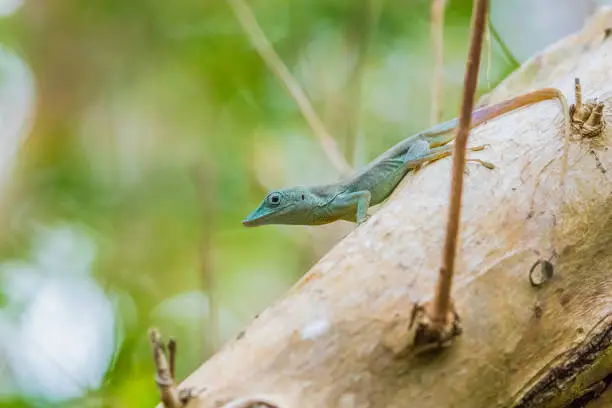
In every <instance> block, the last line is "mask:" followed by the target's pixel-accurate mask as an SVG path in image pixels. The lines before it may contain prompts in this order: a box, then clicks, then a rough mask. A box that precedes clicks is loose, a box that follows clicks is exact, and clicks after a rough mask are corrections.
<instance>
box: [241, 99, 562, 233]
mask: <svg viewBox="0 0 612 408" xmlns="http://www.w3.org/2000/svg"><path fill="white" fill-rule="evenodd" d="M548 99H559V101H560V102H561V104H562V105H563V109H564V111H565V110H566V109H565V107H566V106H567V104H566V102H565V97H564V96H563V94H562V93H561V92H560V91H559V90H557V89H554V88H544V89H540V90H537V91H533V92H530V93H527V94H524V95H520V96H517V97H515V98H512V99H508V100H506V101H503V102H500V103H498V104H495V105H491V106H487V107H484V108H482V109H479V110H476V111H474V112H473V113H472V124H471V127H472V128H474V127H476V126H478V125H480V124H482V123H484V122H486V121H487V120H490V119H493V118H495V117H497V116H500V115H503V114H504V113H507V112H510V111H512V110H515V109H518V108H520V107H523V106H527V105H531V104H534V103H537V102H540V101H544V100H548ZM564 114H565V115H567V113H566V112H564ZM456 127H457V119H456V118H455V119H452V120H449V121H447V122H444V123H442V124H439V125H436V126H434V127H432V128H430V129H427V130H425V131H422V132H419V133H417V134H415V135H412V136H409V137H408V138H406V139H404V140H402V141H401V142H399V143H397V144H396V145H395V146H393V147H392V148H390V149H389V150H387V151H386V152H384V153H383V154H381V155H380V156H378V157H377V158H376V159H374V160H373V161H372V162H370V163H369V164H368V165H366V166H365V167H364V168H363V169H361V170H360V171H358V172H357V173H356V174H355V175H353V176H352V177H351V178H349V179H347V180H344V181H340V182H338V183H333V184H327V185H320V186H311V187H292V188H287V189H283V190H276V191H272V192H270V193H268V195H267V196H266V197H265V198H264V199H263V201H262V202H261V204H260V205H259V207H257V209H255V211H253V212H252V213H251V214H249V215H248V216H247V217H246V218H245V219H244V220H243V221H242V223H243V225H244V226H246V227H255V226H259V225H266V224H290V225H321V224H327V223H330V222H333V221H336V220H340V219H342V220H346V221H353V222H357V223H358V224H361V223H363V222H364V221H365V220H366V218H367V211H368V208H369V207H370V206H371V205H376V204H379V203H381V202H382V201H384V200H385V199H386V198H387V197H389V195H390V194H391V193H392V192H393V191H394V190H395V188H396V187H397V185H398V184H399V183H400V181H401V180H402V179H403V178H404V176H405V175H406V174H407V173H408V172H409V171H411V170H414V169H416V168H417V167H419V166H420V165H422V164H424V163H427V162H432V161H435V160H439V159H441V158H443V157H447V156H449V155H451V154H452V148H453V146H447V145H446V144H447V143H449V142H451V141H452V140H453V139H454V138H455V132H453V130H454V129H455V128H456ZM482 148H483V147H482V146H481V147H476V148H471V149H470V150H481V149H482ZM469 160H470V161H477V162H479V163H481V164H483V165H485V166H487V167H489V168H492V165H491V164H489V163H486V162H483V161H481V160H476V159H469Z"/></svg>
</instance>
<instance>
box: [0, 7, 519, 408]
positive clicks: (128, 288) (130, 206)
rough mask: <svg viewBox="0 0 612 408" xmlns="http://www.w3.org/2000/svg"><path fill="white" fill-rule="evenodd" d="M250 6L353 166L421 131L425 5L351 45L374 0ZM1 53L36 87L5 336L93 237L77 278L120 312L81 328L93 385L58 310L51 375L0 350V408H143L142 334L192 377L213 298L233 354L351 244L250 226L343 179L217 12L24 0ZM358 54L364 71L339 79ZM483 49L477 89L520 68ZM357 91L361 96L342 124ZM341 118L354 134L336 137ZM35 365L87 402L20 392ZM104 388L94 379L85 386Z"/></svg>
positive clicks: (463, 18)
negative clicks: (334, 252)
mask: <svg viewBox="0 0 612 408" xmlns="http://www.w3.org/2000/svg"><path fill="white" fill-rule="evenodd" d="M371 1H376V0H371ZM471 3H472V2H471V1H467V0H461V1H459V0H458V1H452V2H450V6H449V8H448V14H447V16H446V38H445V42H446V48H445V57H446V67H445V74H446V81H447V85H446V98H445V117H446V118H450V117H453V116H455V112H456V111H457V110H458V98H459V92H460V90H461V84H462V80H463V68H464V64H465V61H464V58H465V55H466V52H467V34H468V26H469V18H470V11H471V10H470V9H471ZM251 5H252V7H253V9H254V11H255V13H256V15H257V18H258V21H259V23H260V24H261V26H262V28H263V29H264V31H265V32H266V35H268V36H269V39H270V40H271V41H272V42H273V44H274V47H275V49H276V50H277V52H278V53H279V54H280V56H281V57H282V59H283V60H284V61H285V63H286V64H287V65H288V66H289V67H290V69H291V70H292V72H293V73H294V75H295V76H296V78H297V79H298V80H299V81H300V83H302V84H303V86H304V88H305V90H306V91H307V93H308V94H309V96H310V97H311V98H312V101H313V103H314V104H315V107H316V108H317V110H318V112H319V113H320V115H321V117H322V118H323V119H324V121H325V122H326V124H327V126H328V127H329V129H330V130H331V131H332V133H333V134H334V135H337V137H338V142H339V143H340V145H341V146H343V148H344V149H348V148H349V147H351V146H355V147H354V148H355V151H354V152H353V151H346V152H345V153H346V155H347V156H348V157H353V156H354V157H355V158H356V163H357V164H358V165H359V164H363V163H365V162H367V161H368V160H370V159H372V158H373V157H375V156H376V155H377V154H379V153H380V152H382V151H383V150H385V149H386V148H387V147H389V146H391V145H392V144H394V143H395V142H397V141H398V140H400V139H401V138H403V137H405V136H407V135H409V134H411V133H413V132H416V131H418V130H420V129H423V128H426V127H428V126H429V124H428V123H427V118H428V117H429V115H428V112H429V102H428V101H429V89H430V83H431V78H430V73H431V71H432V67H431V63H432V57H431V55H432V52H431V50H430V49H429V22H428V15H429V2H428V1H425V0H418V1H412V2H407V1H384V2H382V3H381V9H380V15H379V16H378V21H377V24H375V26H374V29H373V30H372V32H371V33H370V34H369V35H368V36H364V35H361V31H360V30H361V28H360V27H361V25H362V24H365V22H367V19H368V18H371V16H370V14H368V13H369V12H368V10H370V8H369V7H370V6H369V5H368V3H367V2H359V1H357V2H355V1H349V0H344V1H335V2H329V1H323V0H309V1H297V2H286V1H280V0H266V1H263V0H256V1H252V2H251ZM364 37H367V38H364ZM363 41H367V42H368V44H369V45H368V47H364V46H363V43H359V42H363ZM0 42H1V43H2V44H3V45H4V47H6V48H7V49H8V50H11V52H12V53H14V54H16V55H19V56H20V58H21V59H22V60H23V61H25V63H26V64H27V66H28V67H29V69H30V70H31V71H32V74H33V80H34V83H35V96H34V97H35V99H34V101H35V106H34V120H33V123H32V129H31V131H29V132H28V133H27V134H25V135H23V139H24V140H22V141H21V142H20V143H21V145H20V146H21V147H20V149H19V151H18V155H17V161H16V164H15V165H14V167H13V168H11V169H8V170H5V171H8V172H10V174H11V178H10V181H9V182H8V183H7V184H6V185H4V186H2V188H3V192H4V194H3V200H2V205H1V206H0V208H1V210H2V211H1V213H0V217H1V220H2V222H3V226H4V228H3V230H2V234H0V256H1V257H2V261H3V262H6V263H7V265H8V264H10V263H15V262H17V263H18V264H19V265H20V267H19V268H21V269H19V271H25V272H19V273H13V272H11V273H9V272H8V269H7V268H8V267H4V268H0V275H2V274H4V280H3V282H5V284H6V285H8V284H7V282H9V280H8V279H9V278H10V279H13V278H11V277H14V276H20V278H19V279H24V276H29V275H28V274H32V276H36V277H37V279H38V280H33V281H31V282H30V283H27V282H26V283H19V284H18V286H19V287H22V286H24V285H25V286H28V288H29V289H33V291H25V292H24V293H29V294H30V295H29V296H31V297H27V298H24V299H22V302H21V303H19V302H17V303H19V305H20V306H19V307H17V306H16V303H15V299H14V298H15V295H14V294H15V292H12V293H13V295H11V296H9V295H10V293H9V290H8V289H7V288H8V287H9V286H10V285H9V286H5V287H4V289H5V290H4V291H0V304H1V305H2V306H3V312H4V314H3V315H4V319H5V320H7V319H8V321H9V323H10V324H8V323H7V324H5V325H4V330H5V332H6V331H18V330H21V329H23V327H26V326H27V325H28V321H27V320H26V318H28V316H30V317H31V315H32V313H33V312H32V313H29V312H28V311H31V310H38V309H31V307H32V304H35V303H37V299H38V296H39V294H40V293H42V292H44V288H45V286H44V285H48V284H49V282H51V280H50V279H51V277H52V278H53V279H55V280H53V281H52V282H61V285H64V286H60V287H61V288H65V287H66V286H65V285H67V284H68V282H72V281H73V280H74V279H76V278H73V277H72V276H77V275H71V273H69V272H67V270H68V269H69V266H68V265H70V264H71V262H76V261H75V257H78V256H77V255H78V254H80V253H81V252H82V251H83V250H82V249H81V246H80V245H85V243H88V242H89V243H91V246H92V247H93V248H94V249H92V250H91V251H92V255H91V257H92V260H91V263H87V262H85V261H83V263H82V265H87V266H83V269H84V272H79V273H80V275H78V276H79V278H78V279H81V280H83V282H90V281H89V280H86V279H92V281H93V282H95V283H96V285H98V287H99V289H100V290H101V291H102V292H101V293H103V294H104V296H106V298H107V299H108V300H109V302H110V304H111V305H112V313H113V316H114V320H112V322H113V323H112V324H102V323H100V324H99V325H98V326H99V327H98V328H97V329H96V330H98V331H94V332H93V333H94V337H93V338H98V337H104V336H109V335H110V336H111V337H112V339H113V342H112V343H113V345H112V347H111V349H112V350H103V349H102V347H110V346H108V345H104V344H106V343H104V344H102V343H101V344H102V345H100V348H99V349H96V350H93V352H100V353H101V355H108V356H109V358H110V360H109V359H108V358H107V359H106V360H104V361H105V363H104V364H102V367H103V370H102V371H101V372H99V373H98V374H95V373H94V374H88V376H84V375H83V374H82V372H81V371H79V370H84V368H83V367H85V366H86V365H87V364H85V365H83V364H81V365H78V364H76V363H74V361H76V360H74V361H72V360H71V359H75V358H76V357H74V356H73V355H72V354H71V351H72V350H73V348H74V347H75V346H74V344H78V343H79V342H80V341H87V339H86V338H74V337H77V336H76V335H74V334H73V333H78V332H75V331H74V330H73V328H72V326H71V325H74V324H75V323H74V321H68V320H66V317H65V314H61V313H59V312H57V313H56V312H55V309H54V308H53V307H52V308H51V309H52V310H49V313H50V314H49V317H48V318H45V319H44V321H46V322H47V326H45V328H44V330H43V329H37V330H38V331H35V332H34V333H37V335H40V338H39V341H40V344H41V345H45V344H46V345H48V348H47V350H51V351H50V353H51V354H55V355H54V356H53V355H51V356H50V355H48V354H46V355H44V353H42V354H41V355H40V356H39V357H37V358H38V359H40V360H44V363H41V364H39V365H38V366H36V367H34V366H32V367H30V369H29V371H28V368H27V367H25V365H27V364H28V362H27V361H12V362H11V361H10V359H8V358H7V361H8V362H7V363H4V364H3V363H1V362H2V358H3V356H5V357H7V355H8V354H9V352H10V350H12V348H11V347H9V346H8V340H7V341H5V342H2V341H0V346H2V347H3V348H2V349H0V380H3V381H5V382H6V383H8V384H13V386H12V387H10V386H9V387H8V389H2V387H0V401H1V402H2V404H3V406H11V407H19V406H24V407H25V406H55V405H57V406H81V407H90V406H91V407H102V406H104V407H106V406H112V407H128V406H129V407H140V406H142V407H152V406H153V405H154V404H155V403H156V402H157V400H158V397H157V392H156V388H155V384H154V382H153V368H152V361H151V358H150V350H149V346H148V344H147V339H146V330H147V328H148V327H151V326H156V327H158V328H160V330H161V332H162V333H165V334H166V335H172V336H174V337H175V338H176V339H177V340H178V344H179V354H178V367H177V369H178V373H177V374H178V377H179V378H184V377H185V376H186V375H188V374H189V373H190V372H191V371H193V370H194V369H195V368H196V367H197V366H198V365H200V364H201V362H202V361H204V360H205V359H206V358H207V357H209V356H210V355H211V354H212V353H213V352H214V349H215V348H216V344H215V343H217V342H218V341H219V340H217V339H214V338H213V339H211V338H210V337H211V333H212V334H213V337H214V333H215V329H214V328H211V327H210V324H209V323H210V316H209V306H210V305H209V299H211V297H210V296H209V295H210V294H211V291H212V294H213V295H214V296H213V299H215V304H214V305H213V306H214V307H213V309H212V310H213V311H214V310H217V312H218V314H219V328H218V331H219V333H220V336H221V339H220V341H225V340H228V339H231V338H232V337H233V336H235V335H236V334H237V333H238V331H239V330H240V329H241V328H243V327H244V326H246V325H247V324H248V323H249V322H250V320H251V319H252V318H253V316H254V315H255V314H257V313H258V312H259V311H261V310H263V309H264V308H265V307H266V305H268V304H269V303H270V302H272V301H273V300H274V299H276V298H278V297H279V296H281V295H282V293H283V292H284V291H285V290H286V289H287V288H288V287H289V286H290V285H291V284H292V283H293V282H295V281H296V280H297V279H298V278H299V277H300V276H301V275H302V274H303V273H304V272H305V271H306V270H307V269H308V268H309V266H311V265H312V264H313V263H314V262H315V261H316V260H317V259H318V258H319V257H320V256H322V255H323V254H324V253H325V252H326V251H328V250H329V248H330V247H331V246H332V245H333V244H334V243H335V242H336V241H337V240H338V239H339V238H340V237H341V236H342V235H344V234H346V233H347V232H348V231H350V229H351V226H350V225H348V224H345V223H342V222H340V223H337V224H333V225H331V226H328V227H322V228H314V229H313V228H307V227H262V228H256V229H244V228H243V227H242V225H241V220H242V218H244V216H245V215H246V214H247V213H248V212H250V210H251V209H252V208H253V207H255V206H256V205H257V204H258V202H259V201H260V200H261V198H262V197H263V195H264V194H265V192H266V191H267V190H268V189H271V188H277V187H283V186H287V185H290V184H301V183H304V184H305V183H312V182H327V181H332V180H334V179H336V178H337V174H336V173H335V172H334V170H333V168H332V167H331V166H330V165H329V163H327V162H326V160H325V157H324V155H323V154H322V153H321V151H320V147H319V145H318V144H317V143H316V141H315V139H314V138H313V137H312V134H311V131H310V129H309V128H308V127H307V125H306V123H305V121H304V120H303V118H302V117H301V115H300V112H299V111H298V110H297V108H296V105H295V103H294V102H293V101H292V99H291V98H290V97H289V96H288V95H287V94H286V92H285V91H284V89H283V87H282V85H281V84H280V83H279V82H278V81H277V79H276V78H275V77H274V76H273V75H272V74H271V72H270V71H269V70H268V69H267V68H266V66H265V64H264V63H263V62H262V61H261V59H260V57H259V56H258V54H257V53H256V52H255V50H254V49H253V47H252V46H251V44H250V42H249V39H248V38H246V37H245V35H244V33H243V32H242V30H241V28H240V26H239V25H238V24H237V22H236V20H235V18H234V15H233V14H232V12H231V9H230V8H229V7H228V5H227V4H226V3H225V2H223V1H214V0H213V1H179V2H160V1H156V0H138V1H123V0H121V1H120V0H107V1H98V2H96V1H76V0H72V1H70V0H64V1H59V0H47V1H44V2H41V1H32V0H30V1H26V3H25V4H24V5H23V6H22V7H21V8H20V9H19V10H18V11H17V12H16V13H15V14H13V15H11V16H9V17H5V18H3V19H1V20H0ZM363 49H365V50H366V52H367V54H365V55H364V57H363V59H362V60H363V64H364V67H363V70H362V71H361V72H362V75H361V77H355V76H354V75H353V76H351V72H352V71H353V70H354V68H355V67H354V63H355V61H357V60H358V58H357V55H356V53H358V52H360V50H363ZM493 51H494V58H493V60H492V61H493V64H492V67H491V69H490V72H491V77H490V78H486V76H485V75H484V72H485V71H486V63H483V64H484V65H485V66H484V67H483V76H482V77H481V82H480V83H481V89H480V91H481V92H482V91H484V90H486V89H487V88H488V87H489V86H493V85H494V84H495V83H497V82H499V81H500V80H501V79H502V78H503V77H504V76H505V75H506V74H507V73H508V72H509V71H510V69H512V68H513V67H510V66H508V65H506V62H505V59H504V58H503V57H501V56H500V55H499V53H498V51H497V48H496V47H494V48H493ZM485 61H486V60H485ZM355 84H358V85H359V86H360V87H361V92H360V93H359V95H360V99H359V100H358V101H357V104H356V106H357V108H356V109H352V108H351V106H352V105H351V104H352V103H355V101H354V100H351V98H350V95H352V94H351V93H350V92H349V89H350V87H351V86H353V85H355ZM0 86H1V85H0ZM349 122H354V123H353V125H350V126H354V127H351V128H350V129H356V131H355V132H353V131H351V132H348V131H346V130H347V127H348V126H349ZM350 138H355V139H354V140H350ZM347 146H349V147H347ZM41 231H47V232H41ZM49 231H50V232H49ZM62 231H63V232H62ZM70 231H72V232H70ZM74 231H78V233H77V232H74ZM41 234H42V235H41ZM87 245H89V244H87ZM41 252H44V253H45V254H46V255H44V257H43V256H41V255H40V253H41ZM11 265H12V264H11ZM49 265H51V266H49ZM79 265H81V264H79ZM12 268H13V269H11V271H14V270H15V269H14V266H13V267H12ZM75 268H76V267H75ZM33 271H34V272H33ZM15 279H17V278H15ZM79 282H80V281H79ZM211 282H212V283H211ZM213 283H214V287H212V288H211V284H213ZM83 284H84V285H86V283H83ZM16 285H17V284H16ZM10 287H12V286H10ZM83 287H86V286H83ZM77 289H78V288H77ZM62 290H63V289H62ZM75 290H76V289H75ZM60 293H72V292H66V291H64V292H61V291H60ZM92 293H93V292H92ZM66 298H70V299H66ZM89 298H90V297H89V295H87V297H85V298H83V299H89ZM11 299H12V300H11ZM50 299H55V300H53V302H59V301H58V300H57V298H53V297H52V298H50ZM60 299H64V300H63V301H66V302H69V301H73V300H74V301H75V302H76V303H75V302H73V303H66V304H67V305H71V306H66V307H67V308H68V310H73V311H74V312H75V313H77V312H79V313H80V314H79V316H80V315H81V314H82V315H83V316H84V317H83V319H85V320H83V322H87V321H88V322H95V323H98V320H99V315H98V314H96V313H91V314H89V312H88V311H89V310H94V309H92V308H91V307H89V306H87V307H86V305H85V303H87V302H88V301H87V300H80V299H81V298H80V297H76V298H75V299H76V300H78V302H77V301H76V300H75V299H72V296H71V295H63V296H61V297H60ZM92 299H93V298H92ZM50 302H51V301H50ZM53 302H51V303H49V304H51V305H54V304H56V303H53ZM92 302H93V300H92ZM45 304H46V303H45ZM58 310H59V309H58ZM77 314H78V313H77ZM83 322H81V323H78V324H76V326H77V327H78V326H80V325H82V323H83ZM0 323H2V319H0ZM1 327H2V324H0V328H1ZM28 327H29V326H28ZM36 327H39V326H36ZM92 330H93V329H92ZM49 331H54V333H55V332H57V333H59V334H58V335H56V334H54V333H50V332H49ZM62 335H63V336H65V341H64V340H62V339H64V337H62ZM0 336H2V330H0ZM47 336H49V338H54V339H55V338H57V339H59V340H57V342H56V343H51V342H50V341H49V342H47V340H46V338H47ZM71 336H72V338H70V339H68V338H69V337H71ZM68 340H70V341H68ZM41 347H42V346H41ZM42 349H44V347H42V348H41V350H42ZM32 352H33V353H35V352H36V350H34V351H32ZM56 353H57V354H56ZM30 361H35V360H30ZM72 363H74V364H72ZM19 370H22V371H23V370H25V374H20V375H18V372H19ZM37 370H43V371H44V370H46V371H50V372H51V373H53V376H54V377H57V378H64V377H65V378H64V381H65V382H67V383H69V384H72V385H76V386H77V388H78V389H84V394H83V395H80V396H79V395H78V393H77V394H75V395H74V396H73V397H72V399H70V398H69V399H68V400H66V399H63V398H68V397H62V398H60V397H59V396H58V395H59V394H57V392H59V391H57V389H55V388H54V387H53V386H46V388H45V387H43V386H41V387H42V388H40V387H39V388H40V389H38V388H37V390H38V391H32V389H31V388H28V387H27V386H26V385H27V383H28V381H26V380H24V378H25V379H27V378H28V375H31V376H35V375H37V374H36V373H37V372H38V371H37ZM96 375H98V376H99V377H100V378H99V380H98V381H97V382H96V380H91V382H87V381H85V380H84V378H90V377H91V378H94V377H95V376H96ZM41 378H42V377H41ZM24 381H25V382H24ZM36 381H38V380H36ZM36 381H34V383H36ZM58 381H59V380H58ZM39 383H40V384H43V383H44V381H42V380H41V381H39ZM87 384H90V385H87ZM66 387H68V386H66ZM56 394H57V395H56ZM61 395H64V394H61ZM66 395H67V394H66Z"/></svg>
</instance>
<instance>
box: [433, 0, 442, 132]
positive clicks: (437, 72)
mask: <svg viewBox="0 0 612 408" xmlns="http://www.w3.org/2000/svg"><path fill="white" fill-rule="evenodd" d="M445 9H446V0H433V1H432V3H431V40H432V48H433V52H434V70H433V81H432V84H431V119H430V121H431V124H432V125H436V124H438V123H440V122H441V121H442V110H443V100H444V11H445Z"/></svg>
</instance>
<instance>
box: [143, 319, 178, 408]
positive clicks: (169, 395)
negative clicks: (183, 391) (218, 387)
mask: <svg viewBox="0 0 612 408" xmlns="http://www.w3.org/2000/svg"><path fill="white" fill-rule="evenodd" d="M149 342H150V343H151V347H152V349H153V361H154V362H155V382H156V383H157V388H158V389H159V396H160V399H161V401H162V403H163V404H164V406H165V407H166V408H181V407H182V406H183V403H182V402H181V399H180V397H179V392H178V390H177V388H176V385H175V384H174V378H173V377H172V375H171V374H170V366H169V364H168V360H167V359H166V347H165V346H164V343H163V341H162V338H161V335H160V334H159V332H158V331H157V330H155V329H151V330H149Z"/></svg>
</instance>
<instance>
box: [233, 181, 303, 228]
mask: <svg viewBox="0 0 612 408" xmlns="http://www.w3.org/2000/svg"><path fill="white" fill-rule="evenodd" d="M310 207H312V200H311V194H310V193H309V192H308V190H307V189H306V188H301V187H296V188H288V189H284V190H275V191H271V192H270V193H268V195H267V196H266V197H265V198H264V199H263V201H262V202H261V204H259V207H257V208H256V209H255V211H253V212H252V213H250V214H249V215H248V216H247V217H246V218H245V219H244V220H243V221H242V224H243V225H244V226H245V227H257V226H259V225H266V224H293V225H303V224H305V220H304V219H303V218H304V214H309V213H310V211H308V209H309V208H310Z"/></svg>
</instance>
